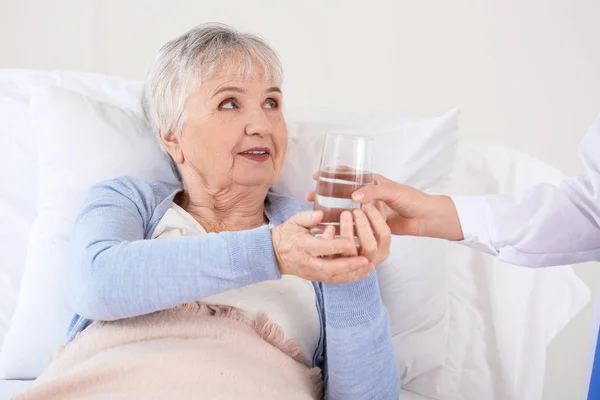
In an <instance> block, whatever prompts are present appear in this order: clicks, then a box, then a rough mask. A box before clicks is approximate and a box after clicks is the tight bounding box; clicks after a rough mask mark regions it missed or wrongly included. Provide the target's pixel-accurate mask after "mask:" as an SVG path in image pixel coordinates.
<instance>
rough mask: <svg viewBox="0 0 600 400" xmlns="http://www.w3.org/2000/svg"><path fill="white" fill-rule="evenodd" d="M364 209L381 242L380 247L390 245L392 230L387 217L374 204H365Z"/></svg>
mask: <svg viewBox="0 0 600 400" xmlns="http://www.w3.org/2000/svg"><path fill="white" fill-rule="evenodd" d="M362 208H363V210H364V212H365V214H366V215H367V218H368V219H369V221H370V222H371V227H372V228H373V232H374V233H375V237H376V238H377V241H378V242H379V247H383V246H389V244H390V242H391V237H392V232H391V231H390V227H389V226H388V225H387V222H386V220H385V217H384V216H383V214H382V213H381V211H379V210H378V209H377V207H376V206H374V205H373V204H365V205H363V207H362Z"/></svg>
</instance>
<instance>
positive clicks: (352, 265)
mask: <svg viewBox="0 0 600 400" xmlns="http://www.w3.org/2000/svg"><path fill="white" fill-rule="evenodd" d="M308 268H309V269H310V273H307V274H306V275H307V276H310V278H307V279H309V280H314V281H324V282H329V283H345V282H354V281H356V280H358V279H362V278H364V277H366V276H368V275H369V273H370V272H371V271H372V270H373V268H374V266H373V264H371V263H370V262H369V260H368V259H367V258H366V257H362V256H354V257H339V258H317V257H313V258H311V260H310V261H309V263H308Z"/></svg>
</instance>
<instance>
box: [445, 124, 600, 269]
mask: <svg viewBox="0 0 600 400" xmlns="http://www.w3.org/2000/svg"><path fill="white" fill-rule="evenodd" d="M580 156H581V159H582V161H583V164H584V167H585V172H584V173H583V174H581V175H579V176H575V177H573V178H569V179H567V180H565V181H564V182H563V183H562V184H561V185H559V186H554V185H537V186H533V187H531V188H529V189H527V190H524V191H521V192H518V193H511V194H499V195H487V196H464V197H461V196H457V197H453V200H454V203H455V205H456V208H457V211H458V215H459V219H460V223H461V226H462V229H463V234H464V237H465V240H464V241H463V243H464V244H465V245H467V246H469V247H472V248H475V249H478V250H482V251H484V252H486V253H490V254H494V255H496V256H497V257H498V258H500V259H501V260H503V261H505V262H507V263H510V264H516V265H522V266H527V267H548V266H555V265H565V264H574V263H579V262H584V261H600V117H598V119H596V121H595V122H594V124H593V125H592V127H591V128H590V130H589V131H588V133H587V134H586V136H585V137H584V139H583V141H582V142H581V146H580Z"/></svg>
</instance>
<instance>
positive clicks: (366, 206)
mask: <svg viewBox="0 0 600 400" xmlns="http://www.w3.org/2000/svg"><path fill="white" fill-rule="evenodd" d="M363 208H364V209H365V210H367V211H373V205H372V204H371V203H367V204H363Z"/></svg>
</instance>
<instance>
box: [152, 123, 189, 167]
mask: <svg viewBox="0 0 600 400" xmlns="http://www.w3.org/2000/svg"><path fill="white" fill-rule="evenodd" d="M158 134H159V135H160V140H161V142H162V144H163V146H164V148H165V149H166V150H167V152H168V153H169V154H170V155H171V158H173V161H175V163H176V164H183V160H184V156H183V151H181V146H180V145H179V139H178V138H177V135H175V134H174V133H172V132H169V133H163V132H161V131H159V132H158Z"/></svg>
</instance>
